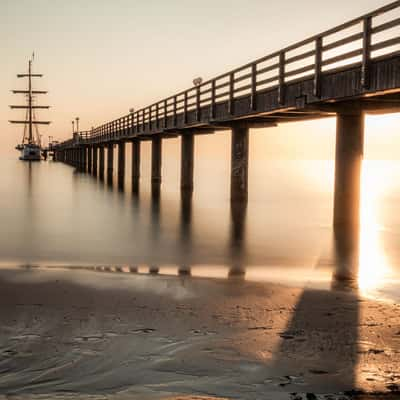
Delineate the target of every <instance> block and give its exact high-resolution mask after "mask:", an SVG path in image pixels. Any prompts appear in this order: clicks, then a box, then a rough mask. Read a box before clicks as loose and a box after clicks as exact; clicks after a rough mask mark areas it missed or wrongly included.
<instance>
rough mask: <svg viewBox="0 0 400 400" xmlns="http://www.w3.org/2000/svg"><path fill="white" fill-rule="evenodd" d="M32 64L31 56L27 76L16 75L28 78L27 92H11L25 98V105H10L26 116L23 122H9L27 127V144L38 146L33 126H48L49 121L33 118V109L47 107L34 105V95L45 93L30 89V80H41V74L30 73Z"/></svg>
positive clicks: (44, 92) (23, 140)
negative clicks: (24, 110)
mask: <svg viewBox="0 0 400 400" xmlns="http://www.w3.org/2000/svg"><path fill="white" fill-rule="evenodd" d="M32 62H33V55H32V58H31V59H30V60H29V63H28V73H27V74H18V75H17V78H28V90H12V92H13V93H14V94H25V95H26V96H27V100H28V101H27V105H11V106H10V107H11V108H12V109H26V110H27V113H26V114H27V115H26V117H25V120H10V121H9V122H11V123H12V124H24V125H25V127H26V125H28V140H27V142H28V144H36V145H38V146H40V145H41V143H40V136H39V132H38V130H37V128H36V136H37V137H36V138H35V137H34V134H33V126H34V125H35V126H36V125H49V124H50V121H37V120H36V118H35V109H48V108H50V107H49V106H40V105H34V97H33V96H34V95H37V94H46V93H47V91H43V90H33V89H32V78H41V77H42V76H43V75H42V74H33V73H32ZM25 140H26V138H25V135H24V137H23V139H22V145H23V144H24V142H25Z"/></svg>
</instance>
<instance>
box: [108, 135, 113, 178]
mask: <svg viewBox="0 0 400 400" xmlns="http://www.w3.org/2000/svg"><path fill="white" fill-rule="evenodd" d="M113 175H114V145H113V144H112V143H110V144H108V145H107V182H108V183H111V184H112V182H113Z"/></svg>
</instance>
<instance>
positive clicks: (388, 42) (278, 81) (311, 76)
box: [54, 1, 400, 225]
mask: <svg viewBox="0 0 400 400" xmlns="http://www.w3.org/2000/svg"><path fill="white" fill-rule="evenodd" d="M266 33H267V32H266ZM266 37H267V36H266ZM366 112H368V113H389V112H400V1H395V2H393V3H391V4H388V5H387V6H385V7H382V8H380V9H378V10H376V11H374V12H371V13H369V14H367V15H364V16H362V17H359V18H356V19H354V20H352V21H349V22H347V23H345V24H343V25H341V26H338V27H335V28H333V29H330V30H328V31H326V32H323V33H321V34H319V35H316V36H313V37H311V38H308V39H306V40H303V41H301V42H299V43H296V44H294V45H292V46H289V47H287V48H285V49H282V50H279V51H277V52H275V53H273V54H270V55H267V56H265V57H263V58H261V59H258V60H256V61H254V62H251V63H249V64H246V65H244V66H242V67H239V68H237V69H235V70H233V71H229V72H227V73H225V74H222V75H220V76H217V77H216V78H214V79H211V80H208V81H206V82H204V83H200V84H199V85H197V86H194V87H191V88H189V89H187V90H185V91H183V92H180V93H177V94H175V95H173V96H170V97H168V98H166V99H163V100H161V101H158V102H156V103H154V104H152V105H150V106H148V107H145V108H142V109H140V110H137V111H135V112H132V113H130V114H128V115H125V116H122V117H121V118H118V119H116V120H114V121H111V122H107V123H105V124H103V125H100V126H98V127H96V128H94V129H93V130H91V131H90V132H79V133H76V134H74V137H73V138H72V139H70V140H67V141H65V142H63V143H60V144H58V145H57V146H55V148H54V151H55V157H56V159H57V160H59V161H63V162H66V163H68V164H71V165H73V166H75V167H77V168H79V169H81V170H82V171H87V172H88V173H92V174H93V175H99V176H100V178H104V169H105V159H104V157H105V156H104V154H105V153H104V150H105V149H106V151H107V172H108V174H107V175H108V177H110V176H111V179H112V175H113V168H114V167H113V162H114V161H113V159H114V148H115V147H116V148H117V157H118V171H117V177H118V185H119V186H120V187H123V185H124V182H125V144H126V143H127V142H131V143H132V189H133V191H134V192H138V191H139V181H140V143H141V141H144V140H151V142H152V169H151V171H152V175H151V182H152V188H153V193H157V192H158V191H159V190H160V186H161V180H162V176H161V165H162V141H163V140H164V139H166V138H170V137H181V140H182V147H181V149H182V155H181V157H182V158H181V159H182V162H181V188H182V190H183V191H189V192H191V191H192V190H193V188H194V183H193V170H194V167H195V165H194V146H195V138H196V135H199V134H211V133H214V132H216V131H220V130H227V129H229V130H231V132H232V147H231V198H232V201H246V200H247V195H248V164H249V132H250V130H251V129H253V128H265V127H275V126H277V125H278V124H281V123H286V122H296V121H304V120H310V119H318V118H326V117H332V116H336V117H337V138H336V143H337V145H336V173H335V201H334V203H335V204H334V223H335V225H340V224H342V223H349V222H350V223H358V218H359V217H358V208H359V197H360V169H361V161H362V158H363V138H364V114H365V113H366ZM108 179H110V178H108Z"/></svg>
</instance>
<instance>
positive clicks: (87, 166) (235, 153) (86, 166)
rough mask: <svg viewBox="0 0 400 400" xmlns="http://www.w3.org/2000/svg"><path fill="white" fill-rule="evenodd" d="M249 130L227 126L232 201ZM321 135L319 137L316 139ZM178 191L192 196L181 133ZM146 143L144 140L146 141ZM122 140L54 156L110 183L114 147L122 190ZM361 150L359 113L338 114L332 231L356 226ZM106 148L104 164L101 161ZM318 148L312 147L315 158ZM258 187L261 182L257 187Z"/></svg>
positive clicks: (244, 171) (241, 190) (244, 167)
mask: <svg viewBox="0 0 400 400" xmlns="http://www.w3.org/2000/svg"><path fill="white" fill-rule="evenodd" d="M249 127H251V125H250V124H248V123H246V122H245V121H243V122H242V121H240V122H236V123H232V128H231V138H232V142H231V143H232V145H231V172H230V179H231V200H232V201H234V202H235V201H242V202H243V201H244V202H246V201H247V199H248V167H249ZM322 134H323V132H321V135H322ZM180 136H181V189H182V191H186V192H192V191H193V187H194V183H193V171H194V147H195V136H196V133H195V132H193V131H191V130H190V131H187V132H186V131H182V133H181V135H180ZM142 140H144V139H142V138H140V136H138V137H136V138H134V139H130V140H129V141H130V142H131V143H132V157H131V160H132V177H131V179H132V190H133V192H136V193H138V192H139V185H140V158H141V151H140V144H141V141H142ZM146 140H149V139H148V138H147V139H146ZM150 140H151V149H152V152H151V158H152V159H151V186H152V192H153V193H158V192H159V191H160V186H161V182H162V175H161V165H162V142H163V138H162V136H161V135H154V137H152V138H151V139H150ZM126 141H127V140H126V139H125V140H123V141H122V140H120V141H115V142H104V143H75V144H74V145H71V146H70V147H68V148H59V149H57V150H56V155H55V158H56V159H57V160H58V161H62V162H65V163H67V164H70V165H72V166H74V167H76V168H77V169H79V170H80V171H84V172H87V173H90V174H92V175H94V176H99V177H100V179H104V177H105V169H106V168H107V180H109V181H110V183H111V182H112V180H113V175H114V146H117V158H118V162H117V182H118V187H119V188H123V187H124V183H125V166H126V160H125V145H126ZM363 146H364V114H363V112H362V110H359V109H338V111H337V129H336V156H335V188H334V225H335V226H342V225H348V224H351V225H358V224H359V209H360V176H361V166H362V159H363ZM105 148H107V160H105ZM317 152H318V148H317V146H316V155H317ZM259 184H260V185H262V184H264V182H259Z"/></svg>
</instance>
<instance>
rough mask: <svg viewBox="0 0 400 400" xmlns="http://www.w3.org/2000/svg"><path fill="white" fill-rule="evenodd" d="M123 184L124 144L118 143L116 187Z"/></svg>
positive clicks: (120, 186)
mask: <svg viewBox="0 0 400 400" xmlns="http://www.w3.org/2000/svg"><path fill="white" fill-rule="evenodd" d="M124 184H125V142H119V143H118V187H119V188H121V189H122V188H123V187H124Z"/></svg>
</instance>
